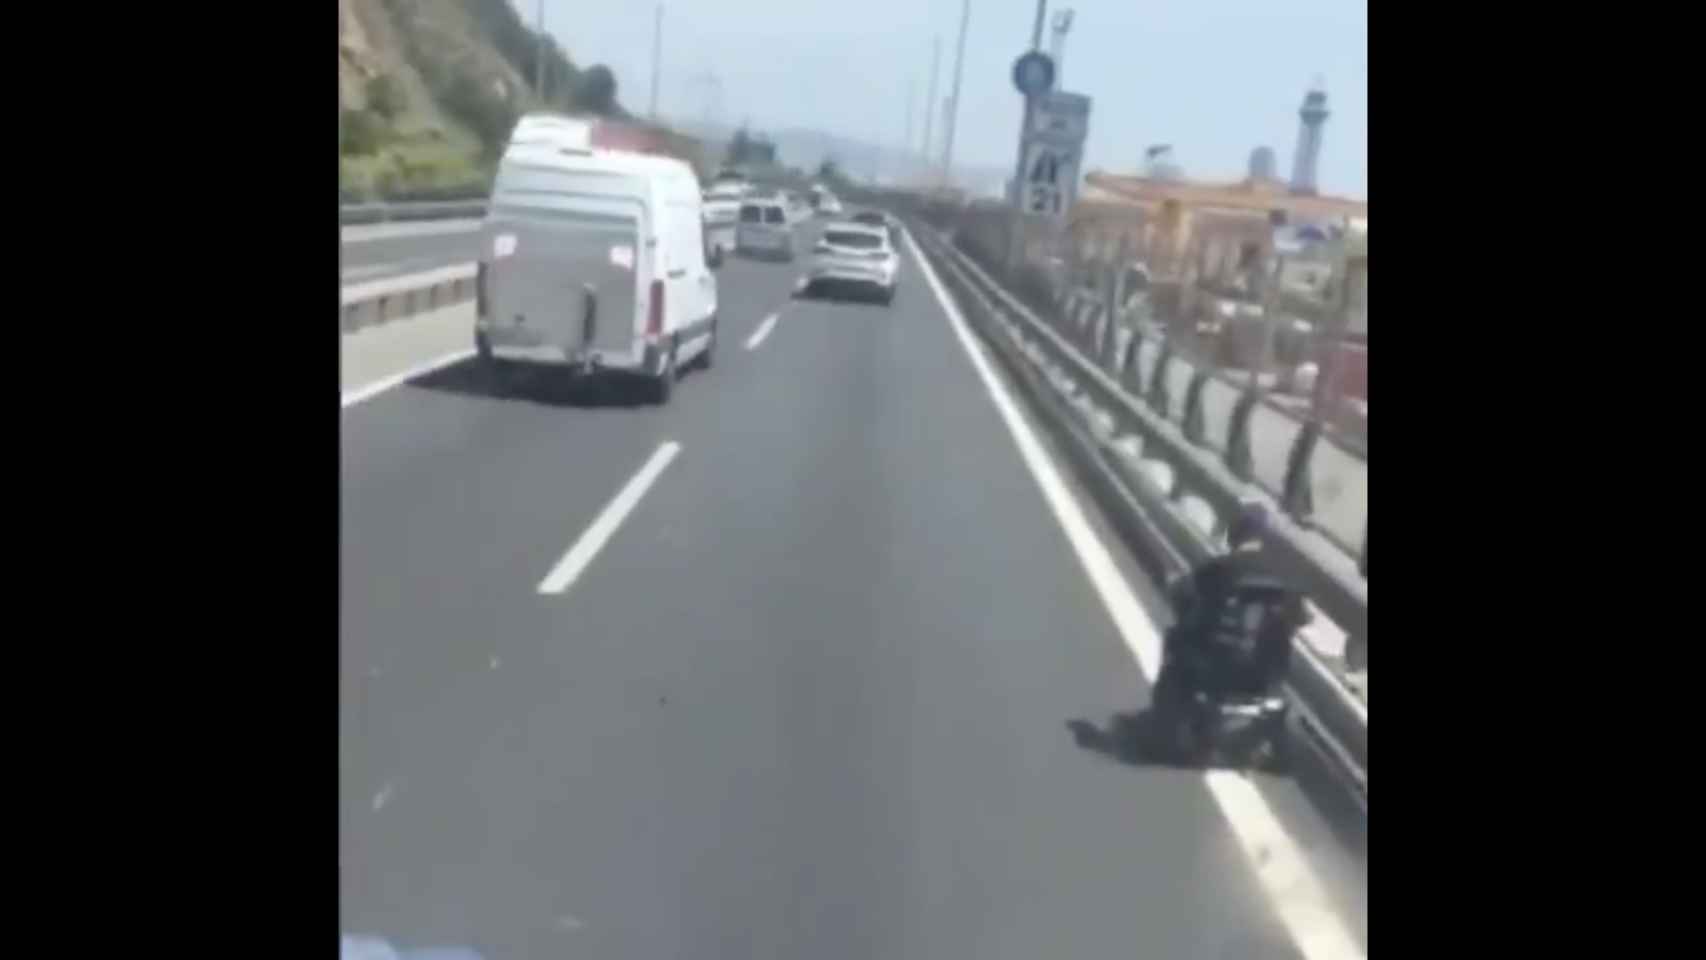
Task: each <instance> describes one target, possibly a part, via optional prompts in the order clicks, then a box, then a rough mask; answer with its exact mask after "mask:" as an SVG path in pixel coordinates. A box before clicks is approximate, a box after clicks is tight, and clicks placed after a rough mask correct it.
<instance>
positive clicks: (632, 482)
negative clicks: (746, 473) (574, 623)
mask: <svg viewBox="0 0 1706 960" xmlns="http://www.w3.org/2000/svg"><path fill="white" fill-rule="evenodd" d="M680 452H681V444H679V443H676V442H675V441H674V440H665V441H664V442H663V445H662V446H660V447H658V448H657V450H656V451H654V452H653V453H652V456H651V459H649V460H647V461H646V463H645V466H643V467H641V468H640V472H639V473H636V474H634V476H633V477H631V478H629V480H628V483H627V485H625V486H624V487H623V488H622V489H621V490H620V491H619V492H618V493H617V494H616V498H615V499H614V500H611V501H610V503H609V504H607V505H606V506H605V508H604V510H603V512H601V513H599V515H598V517H597V518H596V519H594V520H593V521H592V526H590V527H587V528H586V532H585V533H583V534H581V536H580V539H579V540H576V541H575V543H574V546H572V547H570V548H569V552H568V553H565V554H563V559H561V560H559V561H557V565H556V566H555V567H552V568H551V572H550V573H547V574H546V575H545V579H543V580H541V581H539V592H540V593H562V592H563V591H564V590H567V589H568V588H569V585H570V584H572V583H574V582H575V578H576V577H578V576H580V574H581V571H582V570H584V569H586V565H587V564H589V563H591V562H592V558H593V557H595V556H597V555H598V551H599V550H600V549H602V548H603V547H604V544H605V542H606V541H608V540H609V539H610V537H611V535H612V534H614V533H615V532H616V528H617V527H618V526H621V524H622V521H623V520H625V519H627V517H628V514H629V513H630V512H631V511H632V510H633V509H634V507H635V505H637V504H638V503H639V502H640V498H641V497H643V496H645V495H646V490H647V489H649V488H650V487H651V485H652V483H653V482H655V481H656V480H657V478H658V475H659V474H661V473H663V470H664V468H665V467H667V466H669V462H670V461H671V460H674V459H675V455H676V454H678V453H680Z"/></svg>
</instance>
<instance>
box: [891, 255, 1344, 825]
mask: <svg viewBox="0 0 1706 960" xmlns="http://www.w3.org/2000/svg"><path fill="white" fill-rule="evenodd" d="M913 234H914V236H915V237H917V238H919V239H921V240H922V241H923V244H922V246H923V247H924V249H925V250H926V251H927V252H928V253H929V254H930V255H931V259H932V260H934V261H936V263H937V264H938V266H939V267H940V268H941V269H940V270H939V272H940V273H941V274H942V276H943V279H944V280H945V281H946V282H948V284H949V286H950V287H951V288H953V289H954V291H955V293H956V295H958V296H959V297H960V298H961V299H962V302H963V303H964V304H965V305H966V306H968V307H971V308H972V309H968V310H967V313H968V315H970V316H972V317H974V319H975V322H976V323H977V324H978V325H979V326H980V327H981V329H982V332H983V334H984V338H985V340H986V341H987V342H989V343H991V344H992V345H993V346H994V347H995V348H996V350H997V352H998V353H999V354H1001V355H1002V357H1003V359H1004V360H1005V361H1006V364H1007V366H1008V367H1009V369H1010V370H1012V371H1013V372H1014V373H1015V374H1016V375H1017V377H1018V379H1019V380H1020V381H1021V385H1022V386H1024V387H1025V388H1026V389H1027V391H1028V392H1029V393H1030V394H1031V396H1032V399H1033V400H1034V401H1036V402H1037V403H1038V404H1039V405H1040V406H1042V407H1043V408H1044V409H1046V410H1047V411H1048V412H1050V413H1052V414H1054V415H1055V416H1054V418H1055V419H1056V420H1057V421H1058V423H1059V424H1060V425H1062V426H1063V427H1065V428H1066V429H1065V430H1064V431H1063V433H1064V438H1063V439H1065V440H1066V441H1067V445H1068V446H1069V448H1070V449H1071V451H1072V452H1073V454H1074V456H1075V459H1076V460H1077V462H1078V464H1079V466H1080V467H1081V468H1082V470H1081V474H1082V476H1083V478H1084V480H1085V481H1086V484H1087V486H1088V487H1089V488H1090V490H1091V492H1092V493H1093V494H1094V495H1095V496H1096V497H1097V499H1098V501H1099V502H1100V503H1101V504H1102V505H1103V507H1104V511H1105V512H1106V513H1107V515H1108V516H1109V518H1110V520H1111V521H1112V522H1113V523H1114V525H1115V526H1116V527H1117V528H1118V530H1119V533H1120V534H1121V536H1122V537H1123V538H1124V539H1125V540H1126V541H1127V543H1128V544H1129V545H1130V546H1132V547H1133V549H1134V550H1135V551H1136V552H1137V553H1138V554H1139V556H1140V558H1142V559H1143V560H1145V561H1146V562H1147V563H1148V564H1149V565H1150V566H1151V567H1152V569H1157V570H1158V571H1159V572H1161V573H1163V574H1164V575H1172V574H1176V573H1180V572H1183V571H1185V570H1187V569H1189V568H1190V567H1192V566H1194V565H1195V564H1197V563H1199V562H1201V561H1202V560H1204V559H1206V558H1207V557H1208V556H1210V555H1211V554H1212V553H1214V552H1215V547H1214V545H1213V542H1212V539H1211V537H1212V535H1213V534H1216V533H1218V532H1219V531H1218V530H1210V529H1204V527H1203V525H1201V523H1200V520H1194V519H1193V518H1192V517H1191V515H1190V514H1191V513H1192V512H1193V506H1195V505H1193V504H1192V503H1191V502H1192V501H1196V504H1200V505H1201V506H1203V507H1206V508H1207V509H1208V510H1210V511H1212V513H1213V514H1214V520H1213V521H1212V524H1213V525H1214V526H1218V525H1219V524H1220V523H1221V522H1223V519H1224V518H1226V517H1229V516H1231V515H1232V513H1233V511H1234V510H1235V509H1236V507H1237V505H1238V504H1239V503H1240V502H1242V501H1244V500H1247V499H1249V498H1250V496H1251V490H1250V488H1249V487H1248V485H1246V484H1245V483H1244V482H1243V481H1240V480H1239V479H1238V478H1237V477H1235V476H1234V475H1232V473H1231V472H1230V471H1228V470H1227V469H1226V467H1225V466H1224V465H1222V464H1220V463H1218V462H1216V461H1215V460H1214V459H1213V458H1212V457H1211V456H1209V455H1208V454H1206V453H1205V452H1204V451H1202V450H1201V449H1199V448H1197V447H1196V446H1195V445H1193V444H1192V443H1191V442H1190V441H1188V440H1187V439H1186V437H1185V435H1184V433H1185V431H1183V430H1182V429H1181V427H1180V426H1177V425H1174V424H1172V423H1170V422H1168V421H1167V420H1166V419H1164V418H1162V417H1159V416H1157V415H1156V414H1155V413H1154V412H1152V411H1150V410H1147V409H1145V408H1144V406H1143V403H1144V402H1143V401H1141V400H1138V399H1136V398H1134V397H1132V396H1131V395H1130V394H1128V393H1127V392H1126V391H1125V390H1123V389H1122V388H1121V386H1120V384H1119V383H1118V381H1117V380H1115V379H1114V378H1112V377H1110V376H1108V374H1107V373H1106V372H1104V370H1103V369H1101V368H1099V367H1098V366H1097V365H1096V364H1095V363H1093V362H1092V361H1090V360H1087V359H1086V358H1085V351H1083V350H1082V349H1081V348H1080V347H1078V346H1076V345H1074V344H1073V343H1072V342H1071V340H1070V339H1069V335H1070V334H1072V333H1075V332H1076V331H1074V330H1071V329H1068V330H1067V331H1066V332H1063V331H1062V330H1061V329H1060V327H1068V328H1070V327H1071V324H1072V320H1071V319H1070V318H1066V319H1063V320H1062V321H1060V323H1059V324H1058V325H1057V326H1051V325H1050V324H1048V323H1045V322H1044V321H1043V320H1041V319H1039V318H1037V316H1036V315H1035V314H1034V313H1033V312H1032V311H1031V310H1030V309H1029V308H1027V307H1025V306H1024V305H1023V304H1021V303H1020V302H1019V301H1018V300H1017V299H1016V298H1014V297H1013V296H1012V295H1011V294H1010V293H1008V292H1007V291H1006V290H1004V289H1002V288H1001V287H1000V286H999V285H998V284H996V283H995V282H994V281H993V280H992V279H991V278H990V277H989V276H988V275H987V273H985V272H984V271H983V270H982V268H981V267H979V266H978V265H977V264H976V263H975V262H974V261H972V260H971V259H970V258H969V257H967V256H965V254H963V253H961V252H960V251H958V250H956V249H954V248H953V247H952V245H951V244H949V243H947V242H945V241H943V240H942V239H941V238H939V237H937V236H936V235H935V234H934V232H933V231H931V230H930V229H928V228H923V229H914V231H913ZM1110 339H1111V338H1110ZM1109 352H1111V351H1109ZM1089 355H1090V356H1096V355H1097V354H1095V353H1093V352H1091V353H1090V354H1089ZM1194 512H1197V513H1198V514H1199V517H1200V513H1201V510H1200V509H1199V510H1195V511H1194ZM1267 547H1268V548H1269V550H1270V551H1271V555H1272V556H1273V557H1274V558H1275V561H1276V563H1278V564H1279V565H1280V567H1281V568H1282V569H1283V571H1284V572H1285V573H1286V574H1287V575H1289V576H1290V577H1291V578H1292V579H1293V582H1295V583H1297V584H1298V585H1299V587H1300V588H1301V589H1303V590H1305V591H1306V592H1307V593H1308V594H1309V595H1310V597H1311V599H1312V600H1313V602H1314V603H1315V604H1316V605H1317V606H1318V607H1320V608H1321V610H1322V611H1323V612H1325V613H1326V615H1327V616H1328V617H1330V618H1331V619H1332V620H1333V621H1335V622H1336V623H1337V624H1339V626H1340V627H1341V628H1343V629H1344V630H1345V631H1346V632H1347V633H1350V634H1354V635H1356V636H1366V634H1367V629H1368V584H1367V580H1366V578H1365V577H1363V576H1362V575H1360V574H1359V573H1358V571H1357V570H1356V569H1355V566H1354V564H1352V563H1351V562H1350V561H1349V560H1348V559H1347V558H1346V557H1345V556H1344V555H1343V553H1342V552H1341V551H1339V550H1338V549H1336V548H1335V547H1332V546H1331V545H1329V544H1326V543H1324V542H1320V538H1319V536H1318V535H1316V534H1312V533H1310V532H1308V531H1305V530H1303V529H1301V528H1299V527H1298V526H1297V525H1295V524H1293V523H1291V522H1289V521H1285V520H1281V521H1279V522H1278V523H1276V525H1275V529H1274V530H1273V532H1272V535H1271V536H1270V537H1269V538H1268V542H1267ZM1297 650H1298V653H1299V655H1298V656H1296V657H1294V658H1293V666H1292V674H1291V676H1290V678H1289V683H1290V686H1291V688H1292V690H1293V692H1294V693H1295V694H1296V698H1297V700H1298V702H1299V705H1300V707H1301V709H1300V711H1299V714H1300V717H1302V719H1303V720H1304V721H1305V723H1306V724H1310V725H1312V726H1313V727H1315V730H1314V732H1315V733H1316V734H1317V739H1318V740H1319V741H1321V744H1322V745H1323V746H1324V747H1326V748H1327V749H1328V750H1329V751H1330V752H1331V753H1332V754H1334V755H1335V756H1336V757H1337V758H1338V760H1339V763H1340V766H1341V768H1342V770H1343V772H1345V773H1346V774H1348V775H1349V777H1350V778H1351V779H1352V780H1353V781H1354V783H1355V786H1356V788H1357V789H1358V790H1359V791H1360V794H1361V796H1362V799H1363V802H1364V803H1365V804H1366V798H1367V776H1368V774H1367V771H1368V707H1367V705H1366V704H1365V703H1363V702H1362V701H1361V700H1360V699H1359V698H1358V697H1357V696H1356V695H1355V693H1354V692H1353V691H1351V690H1350V689H1349V688H1348V687H1346V686H1345V684H1344V683H1343V682H1342V681H1341V680H1340V679H1339V677H1338V676H1337V675H1336V674H1335V673H1334V671H1333V670H1332V668H1331V667H1330V666H1329V665H1328V664H1327V663H1326V662H1324V661H1323V660H1322V658H1321V657H1320V656H1319V655H1317V654H1316V653H1315V652H1314V651H1313V650H1312V649H1310V647H1309V646H1308V645H1307V644H1306V643H1299V644H1298V647H1297Z"/></svg>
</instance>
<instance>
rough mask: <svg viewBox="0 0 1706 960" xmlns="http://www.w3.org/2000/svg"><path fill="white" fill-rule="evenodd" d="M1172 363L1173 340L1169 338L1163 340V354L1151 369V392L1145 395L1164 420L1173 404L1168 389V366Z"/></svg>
mask: <svg viewBox="0 0 1706 960" xmlns="http://www.w3.org/2000/svg"><path fill="white" fill-rule="evenodd" d="M1172 363H1173V341H1172V339H1171V338H1169V339H1167V340H1163V341H1162V342H1161V355H1160V356H1158V357H1156V358H1155V366H1154V367H1153V368H1152V369H1151V370H1150V371H1149V392H1148V393H1147V394H1146V395H1145V396H1144V399H1145V400H1148V401H1149V407H1150V409H1152V410H1154V411H1155V412H1156V413H1157V414H1160V416H1161V419H1163V420H1165V419H1167V408H1168V407H1170V406H1171V405H1172V403H1171V401H1172V398H1171V397H1169V396H1168V391H1167V368H1168V367H1169V366H1171V365H1172Z"/></svg>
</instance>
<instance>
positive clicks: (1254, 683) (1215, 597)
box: [1153, 503, 1310, 714]
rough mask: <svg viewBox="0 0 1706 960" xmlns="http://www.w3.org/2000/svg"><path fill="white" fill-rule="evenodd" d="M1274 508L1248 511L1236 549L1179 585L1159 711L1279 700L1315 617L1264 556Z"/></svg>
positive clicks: (1234, 540)
mask: <svg viewBox="0 0 1706 960" xmlns="http://www.w3.org/2000/svg"><path fill="white" fill-rule="evenodd" d="M1268 526H1269V519H1268V511H1267V508H1266V507H1264V506H1262V505H1261V504H1259V503H1249V504H1245V505H1244V507H1243V509H1241V510H1240V511H1239V514H1238V515H1237V516H1236V517H1234V518H1233V519H1232V522H1231V523H1230V524H1228V526H1227V532H1226V540H1227V545H1228V547H1230V550H1228V552H1226V553H1224V554H1220V555H1218V556H1215V557H1212V558H1210V559H1209V560H1207V561H1205V562H1204V563H1203V564H1202V565H1201V566H1199V567H1198V568H1197V569H1195V570H1193V571H1191V573H1190V574H1188V575H1186V576H1184V577H1181V578H1180V579H1178V580H1177V581H1175V582H1174V583H1173V584H1172V585H1171V589H1170V591H1169V593H1170V599H1171V600H1172V604H1173V609H1174V612H1175V615H1176V620H1175V622H1174V624H1173V627H1172V628H1171V629H1169V630H1168V631H1167V634H1166V636H1165V637H1164V638H1163V644H1162V662H1161V673H1160V676H1158V677H1157V678H1156V682H1155V688H1154V691H1153V694H1154V706H1155V708H1156V709H1157V710H1158V711H1160V712H1162V713H1164V714H1165V713H1170V712H1172V711H1173V710H1176V709H1177V708H1179V707H1182V706H1185V705H1188V704H1189V703H1190V702H1192V700H1194V699H1195V698H1196V696H1197V695H1198V694H1202V695H1204V696H1205V697H1206V699H1208V700H1209V701H1210V702H1212V703H1225V702H1228V701H1234V700H1238V701H1247V700H1255V699H1260V698H1271V697H1277V696H1278V695H1279V688H1280V685H1281V684H1282V683H1283V682H1284V681H1285V678H1286V672H1287V670H1288V669H1289V667H1290V663H1291V644H1292V640H1293V638H1294V637H1295V636H1296V635H1297V631H1298V630H1300V629H1301V628H1302V627H1303V626H1304V625H1305V624H1306V623H1308V622H1309V619H1310V615H1309V610H1308V607H1307V606H1306V605H1305V603H1304V598H1303V595H1302V594H1301V593H1299V592H1298V591H1296V590H1294V589H1293V588H1292V587H1291V586H1290V585H1289V584H1287V583H1286V582H1285V580H1284V579H1282V578H1280V577H1278V576H1276V575H1275V574H1274V572H1273V570H1272V564H1271V563H1270V561H1269V559H1268V557H1267V556H1266V555H1265V554H1264V552H1263V549H1262V540H1263V536H1264V534H1266V532H1267V530H1268Z"/></svg>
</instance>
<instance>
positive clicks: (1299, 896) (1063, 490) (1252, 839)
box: [906, 231, 1368, 960]
mask: <svg viewBox="0 0 1706 960" xmlns="http://www.w3.org/2000/svg"><path fill="white" fill-rule="evenodd" d="M906 244H907V247H908V248H909V249H910V250H911V251H912V256H913V258H914V259H915V260H917V261H918V267H919V272H920V273H922V274H923V276H924V279H925V280H926V281H927V282H928V283H929V284H930V289H931V290H932V291H933V292H934V293H935V294H936V300H937V301H938V302H939V303H940V304H941V305H942V312H943V313H944V314H945V315H946V316H947V318H948V323H949V325H950V326H951V327H952V328H953V330H954V334H955V336H956V337H957V338H958V339H959V341H960V346H961V347H962V348H964V350H965V352H966V356H968V357H970V358H971V362H972V366H973V367H974V368H976V370H977V374H978V377H979V378H980V379H981V380H982V381H983V386H984V388H985V389H986V390H987V391H988V392H989V396H990V398H991V399H992V400H993V401H994V402H995V409H996V410H997V412H999V413H1000V414H1001V419H1002V422H1004V423H1005V424H1006V425H1007V430H1008V432H1009V433H1011V434H1012V435H1013V442H1014V443H1015V444H1016V445H1017V446H1018V448H1019V456H1020V458H1021V459H1023V460H1024V462H1025V466H1026V467H1028V468H1029V469H1030V472H1031V476H1032V477H1033V478H1034V479H1035V480H1036V482H1037V486H1038V487H1040V488H1041V490H1042V494H1043V499H1044V500H1045V501H1047V503H1048V505H1049V508H1050V509H1051V510H1052V511H1053V513H1054V517H1055V520H1056V521H1058V522H1059V523H1060V526H1061V530H1062V531H1063V532H1064V533H1065V534H1066V538H1067V540H1068V541H1069V542H1070V543H1071V544H1072V549H1073V552H1074V553H1076V554H1077V555H1078V560H1079V562H1080V563H1081V564H1083V566H1084V571H1085V573H1086V574H1087V575H1088V576H1089V578H1090V583H1091V585H1092V586H1094V587H1095V588H1096V594H1097V595H1098V596H1099V597H1101V598H1102V605H1103V606H1104V607H1106V608H1107V610H1108V616H1109V617H1110V618H1112V619H1113V621H1114V625H1115V626H1116V627H1117V628H1118V629H1119V631H1120V635H1121V636H1122V637H1124V638H1125V642H1126V646H1128V647H1130V648H1131V652H1132V654H1133V656H1134V657H1135V658H1136V659H1137V665H1138V669H1140V670H1142V671H1143V674H1144V676H1145V677H1146V678H1148V679H1150V680H1151V681H1153V679H1154V677H1155V673H1156V670H1157V669H1159V665H1160V662H1161V637H1160V633H1159V632H1158V631H1157V630H1156V629H1155V624H1154V622H1153V621H1151V620H1150V619H1149V616H1148V615H1147V614H1146V613H1144V611H1143V607H1142V605H1141V604H1139V603H1138V602H1137V597H1136V595H1134V594H1133V593H1132V590H1131V585H1130V584H1128V583H1126V581H1125V577H1124V576H1122V575H1121V574H1120V572H1119V567H1118V566H1117V565H1116V564H1115V563H1114V560H1113V557H1112V556H1111V555H1109V553H1108V549H1107V547H1106V546H1104V545H1103V543H1102V540H1101V538H1100V537H1098V536H1097V535H1096V532H1095V530H1094V529H1093V528H1092V527H1091V526H1090V523H1089V521H1088V520H1087V519H1086V518H1085V516H1084V510H1083V508H1082V507H1081V506H1079V504H1078V501H1077V498H1076V497H1074V496H1073V494H1072V492H1071V491H1070V490H1069V489H1068V488H1067V486H1066V484H1065V482H1064V481H1062V480H1061V478H1060V473H1059V471H1058V470H1056V469H1055V466H1054V463H1053V461H1051V460H1050V459H1049V457H1048V454H1047V453H1046V452H1044V450H1043V447H1042V444H1041V443H1040V442H1039V441H1038V440H1037V437H1036V434H1035V433H1034V432H1032V430H1031V427H1030V424H1028V423H1026V422H1025V419H1024V417H1023V416H1021V415H1020V413H1019V408H1018V405H1017V404H1016V403H1015V402H1014V400H1013V397H1012V395H1011V394H1010V393H1009V392H1008V390H1007V387H1006V385H1004V384H1003V383H1002V382H1001V380H1000V378H998V377H997V376H996V375H995V371H994V369H993V368H992V367H991V366H990V363H989V359H988V358H987V357H985V356H984V354H983V351H982V349H981V348H980V347H979V345H978V343H977V340H976V338H975V335H974V334H973V333H972V332H971V328H970V327H969V326H967V325H966V320H965V317H963V316H961V314H960V311H959V308H958V307H957V306H956V305H955V304H954V301H953V298H952V297H950V296H949V295H948V291H947V290H946V289H945V288H944V287H943V286H942V281H941V280H940V279H939V278H938V277H937V276H936V271H935V269H934V268H933V267H931V266H930V262H929V261H928V260H926V259H924V254H923V251H921V250H919V249H918V243H917V241H915V240H913V239H912V234H911V232H910V231H907V232H906ZM1203 781H1204V783H1205V784H1206V785H1207V786H1208V790H1209V793H1210V795H1212V796H1213V797H1214V799H1215V802H1216V803H1217V804H1218V805H1219V807H1220V811H1221V814H1222V815H1223V816H1225V817H1226V820H1227V823H1228V824H1230V826H1231V828H1232V833H1233V835H1234V836H1236V837H1237V838H1238V843H1239V846H1240V847H1242V848H1243V850H1244V855H1245V856H1246V858H1248V860H1249V862H1250V864H1251V866H1252V867H1253V868H1254V870H1255V872H1256V879H1257V881H1258V882H1259V883H1260V884H1261V887H1262V890H1263V892H1264V893H1265V894H1267V896H1268V899H1269V900H1270V901H1271V902H1272V903H1273V905H1274V909H1275V911H1276V912H1277V913H1278V914H1279V917H1280V921H1281V922H1282V923H1284V924H1285V928H1286V931H1287V933H1289V934H1290V935H1291V939H1292V942H1293V943H1294V944H1295V945H1296V946H1297V948H1298V950H1299V951H1300V952H1301V953H1302V954H1303V956H1304V957H1306V958H1307V960H1366V958H1367V956H1368V954H1367V952H1366V951H1364V950H1363V949H1361V948H1360V947H1358V946H1357V943H1356V941H1355V940H1354V939H1353V938H1352V937H1351V935H1350V933H1349V932H1348V931H1347V930H1346V929H1345V927H1344V924H1343V922H1342V921H1340V919H1339V918H1338V917H1337V916H1336V915H1335V914H1334V913H1333V911H1332V908H1331V906H1330V905H1329V901H1328V899H1327V895H1326V893H1325V892H1324V891H1323V890H1322V889H1321V883H1320V881H1319V880H1318V879H1316V877H1315V873H1314V871H1313V870H1311V869H1310V867H1309V862H1308V861H1307V860H1306V859H1305V858H1304V856H1303V852H1302V851H1301V850H1299V849H1298V846H1297V843H1296V841H1294V840H1293V839H1292V838H1291V836H1290V835H1289V834H1287V833H1286V832H1285V828H1284V827H1282V826H1281V825H1280V823H1279V820H1278V818H1276V817H1275V816H1274V812H1273V810H1272V809H1270V808H1269V806H1268V803H1267V800H1266V799H1265V798H1263V796H1262V795H1261V793H1260V792H1259V791H1258V790H1257V789H1256V788H1255V786H1254V785H1253V784H1252V783H1250V782H1249V781H1248V780H1246V779H1244V778H1242V777H1240V776H1238V775H1237V774H1233V773H1229V772H1225V771H1213V772H1210V773H1207V774H1205V775H1204V777H1203Z"/></svg>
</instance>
